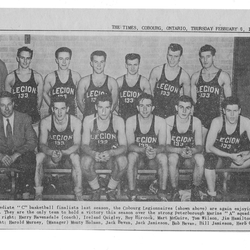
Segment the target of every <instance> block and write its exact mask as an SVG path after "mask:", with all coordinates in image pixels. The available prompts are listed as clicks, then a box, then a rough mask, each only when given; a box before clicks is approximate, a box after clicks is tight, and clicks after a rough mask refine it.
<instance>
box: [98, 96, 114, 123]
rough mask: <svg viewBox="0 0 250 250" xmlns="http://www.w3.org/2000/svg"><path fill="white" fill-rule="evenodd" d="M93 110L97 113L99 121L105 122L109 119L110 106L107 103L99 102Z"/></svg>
mask: <svg viewBox="0 0 250 250" xmlns="http://www.w3.org/2000/svg"><path fill="white" fill-rule="evenodd" d="M95 109H96V111H97V115H98V117H99V118H100V119H101V120H106V119H108V118H109V115H110V114H111V104H110V102H109V101H104V102H102V101H99V102H98V104H96V105H95Z"/></svg>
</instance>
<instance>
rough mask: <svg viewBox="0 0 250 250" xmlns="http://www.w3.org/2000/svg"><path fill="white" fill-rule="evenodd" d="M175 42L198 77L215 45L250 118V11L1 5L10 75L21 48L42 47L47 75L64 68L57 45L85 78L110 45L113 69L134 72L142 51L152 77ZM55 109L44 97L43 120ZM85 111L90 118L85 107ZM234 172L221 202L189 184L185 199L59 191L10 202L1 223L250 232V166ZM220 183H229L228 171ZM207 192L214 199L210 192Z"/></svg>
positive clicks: (38, 63)
mask: <svg viewBox="0 0 250 250" xmlns="http://www.w3.org/2000/svg"><path fill="white" fill-rule="evenodd" d="M17 20H19V21H17ZM171 43H178V44H180V45H181V46H182V47H183V55H182V56H181V59H180V62H179V64H180V66H181V67H182V68H183V69H184V70H185V71H186V72H187V74H188V75H189V76H190V77H191V76H192V75H193V74H194V73H195V72H198V71H200V70H201V63H200V61H199V54H198V52H199V49H200V48H201V47H202V46H203V45H205V44H209V45H212V46H213V47H214V48H215V49H216V57H215V61H214V63H215V65H216V66H217V67H218V68H221V69H222V70H223V71H225V72H227V73H228V75H229V76H230V79H231V81H232V92H233V94H235V95H238V97H239V98H240V100H241V102H242V115H244V116H246V117H250V109H249V94H250V92H249V91H250V87H249V81H248V77H250V72H249V65H250V59H249V58H250V57H249V55H250V52H249V51H250V49H249V48H250V11H249V10H237V11H236V10H133V9H130V10H126V9H123V10H119V9H117V10H93V9H89V10H86V9H85V10H83V9H74V10H73V9H58V10H51V9H39V10H38V9H30V10H27V9H23V10H20V9H19V10H18V9H11V10H10V9H1V10H0V59H1V60H2V61H4V62H5V64H6V67H7V70H8V72H12V71H13V70H15V69H16V68H17V62H16V51H17V49H18V48H19V47H22V46H28V47H30V48H32V49H33V51H34V56H33V59H32V64H31V67H32V68H33V69H35V70H36V71H38V72H39V73H40V74H41V75H42V77H43V78H45V76H46V75H47V74H49V73H50V72H52V71H54V70H56V64H55V58H54V53H55V50H56V49H57V48H59V47H62V46H66V47H69V48H71V50H72V52H73V55H72V59H71V64H70V68H71V69H73V70H74V71H76V72H79V74H80V75H81V77H84V76H86V75H89V74H91V73H92V69H91V67H90V54H91V53H92V52H93V51H95V50H103V51H105V52H106V53H107V62H106V67H105V73H106V74H108V75H110V76H112V77H113V78H115V79H117V78H118V77H120V76H122V75H124V74H126V68H125V61H124V57H125V55H126V54H128V53H138V54H140V56H141V62H140V74H141V75H142V76H145V77H146V78H147V79H148V78H149V75H150V72H151V70H152V69H153V68H154V67H156V66H158V65H163V64H164V63H166V55H167V49H168V46H169V45H170V44H171ZM248 60H249V62H248ZM1 84H2V83H1ZM207 108H208V109H209V107H207ZM47 110H48V107H47V105H46V104H45V102H43V104H42V108H41V115H42V117H45V116H46V115H47V114H48V113H47ZM78 115H79V118H80V119H82V116H81V112H80V111H79V110H78ZM230 176H231V178H230V179H228V180H227V185H228V187H227V188H228V190H227V191H228V193H227V194H226V195H227V198H226V199H224V198H222V199H221V200H220V201H216V202H209V201H206V200H204V201H201V202H191V201H190V189H188V188H187V189H186V190H185V189H184V190H182V191H183V197H184V198H183V200H182V201H178V202H172V201H164V202H162V201H158V200H154V199H151V201H150V199H148V200H146V199H143V197H142V199H141V200H138V201H129V200H128V199H124V200H119V201H116V202H110V201H106V200H105V199H101V201H90V200H89V199H86V200H85V201H74V198H72V195H71V198H70V199H66V200H65V199H63V200H58V199H56V198H55V196H54V198H52V199H50V200H49V199H48V200H45V199H44V200H43V201H34V200H31V199H30V200H28V201H26V200H21V199H19V200H2V201H0V228H1V229H85V230H86V229H112V230H163V231H169V230H201V231H203V230H216V231H221V230H227V231H238V230H244V231H245V230H249V229H250V203H249V199H250V193H249V192H250V189H249V182H250V175H249V173H248V172H247V171H246V172H243V173H242V172H241V173H234V175H233V174H232V175H230ZM224 177H225V176H224ZM237 178H238V179H237ZM236 179H237V180H236ZM219 181H221V183H222V181H223V173H222V177H221V178H220V179H219ZM168 182H170V180H169V179H168ZM230 182H232V183H234V185H232V184H230ZM224 184H225V183H224ZM218 185H219V184H218ZM170 186H171V185H170V184H168V188H170ZM204 186H205V188H204V190H206V184H204ZM223 187H224V186H222V189H223ZM84 188H89V187H88V185H84ZM224 188H225V187H224ZM72 189H73V188H72ZM204 190H203V191H204ZM224 191H225V190H224ZM185 192H186V193H185ZM202 194H203V195H204V196H206V192H205V191H204V192H203V193H202ZM124 195H125V194H124ZM185 195H186V197H187V198H186V199H185ZM188 197H189V198H188ZM33 198H34V197H33Z"/></svg>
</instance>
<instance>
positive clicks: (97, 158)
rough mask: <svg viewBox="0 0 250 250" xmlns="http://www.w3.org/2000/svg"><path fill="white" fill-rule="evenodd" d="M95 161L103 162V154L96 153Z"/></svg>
mask: <svg viewBox="0 0 250 250" xmlns="http://www.w3.org/2000/svg"><path fill="white" fill-rule="evenodd" d="M95 161H96V162H100V161H102V157H101V153H99V152H95Z"/></svg>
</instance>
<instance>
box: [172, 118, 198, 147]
mask: <svg viewBox="0 0 250 250" xmlns="http://www.w3.org/2000/svg"><path fill="white" fill-rule="evenodd" d="M171 145H172V146H173V147H177V148H185V147H190V148H194V147H195V141H194V132H193V116H191V119H190V124H189V127H188V130H187V131H186V132H185V133H180V132H179V131H178V129H177V122H176V115H175V117H174V125H173V129H172V131H171Z"/></svg>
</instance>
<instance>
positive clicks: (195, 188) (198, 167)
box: [191, 154, 205, 201]
mask: <svg viewBox="0 0 250 250" xmlns="http://www.w3.org/2000/svg"><path fill="white" fill-rule="evenodd" d="M193 157H194V160H195V166H194V173H193V183H192V188H191V201H200V200H201V198H200V193H199V189H200V185H201V181H202V177H203V173H204V163H205V159H204V156H203V155H202V154H195V155H194V156H193Z"/></svg>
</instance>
